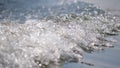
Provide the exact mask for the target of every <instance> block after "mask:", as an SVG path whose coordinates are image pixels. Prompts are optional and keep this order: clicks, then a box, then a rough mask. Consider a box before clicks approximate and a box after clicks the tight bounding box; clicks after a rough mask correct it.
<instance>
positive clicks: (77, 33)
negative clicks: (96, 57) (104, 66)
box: [0, 0, 120, 68]
mask: <svg viewBox="0 0 120 68" xmlns="http://www.w3.org/2000/svg"><path fill="white" fill-rule="evenodd" d="M39 1H41V0H39ZM21 2H22V0H21ZM23 2H24V1H23ZM32 2H33V1H32V0H31V3H32ZM46 2H48V3H49V1H46ZM53 2H54V1H53ZM35 3H36V2H35ZM42 3H43V2H42ZM25 4H26V2H25ZM40 6H41V5H40ZM40 6H39V5H38V4H37V7H36V6H34V7H33V6H32V7H33V8H34V9H36V8H37V10H36V11H34V12H29V11H28V9H29V10H30V11H31V8H28V9H27V10H25V11H23V10H21V8H20V9H19V12H16V11H15V10H14V11H12V14H9V15H8V14H7V16H6V15H5V14H3V13H4V12H8V11H6V10H5V11H3V12H2V13H1V17H2V19H1V21H0V57H1V58H0V67H1V68H6V67H8V68H49V66H50V64H55V65H62V64H64V63H68V62H82V59H83V53H84V52H88V53H91V52H94V51H97V50H102V49H104V48H105V47H113V46H112V44H111V43H112V42H114V40H113V39H111V38H110V37H111V36H114V35H118V34H119V30H120V24H119V23H120V21H119V17H115V16H113V15H111V14H108V13H106V12H105V11H103V10H101V9H99V8H96V7H94V6H93V5H92V4H88V3H84V2H80V1H78V2H75V3H71V1H66V2H64V3H62V4H59V5H57V6H56V7H55V6H53V5H52V6H51V5H50V7H48V6H46V5H45V6H46V7H44V8H43V9H41V8H39V7H40ZM20 7H21V6H20ZM12 8H13V7H12ZM38 8H39V9H40V10H41V11H40V12H38ZM22 9H24V8H22ZM46 9H47V10H46ZM9 10H11V9H9ZM17 10H18V9H17ZM43 10H44V11H45V14H43V15H42V13H43V12H42V11H43ZM26 11H28V14H23V16H19V14H21V12H22V13H24V12H26ZM35 12H36V13H35ZM16 13H19V14H18V16H17V15H16ZM29 13H30V14H29ZM33 13H35V14H33ZM52 13H54V15H53V14H52ZM36 15H37V18H36V17H34V16H36ZM29 16H31V17H29ZM16 17H17V20H16ZM23 17H24V18H25V19H24V21H22V22H23V24H20V22H21V20H23ZM28 17H29V18H28Z"/></svg>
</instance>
